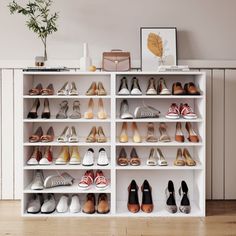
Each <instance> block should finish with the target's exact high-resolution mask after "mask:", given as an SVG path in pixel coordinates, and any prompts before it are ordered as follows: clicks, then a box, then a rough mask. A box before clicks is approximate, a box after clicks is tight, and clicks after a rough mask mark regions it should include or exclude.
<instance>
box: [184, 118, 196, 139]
mask: <svg viewBox="0 0 236 236" xmlns="http://www.w3.org/2000/svg"><path fill="white" fill-rule="evenodd" d="M185 127H186V130H187V131H188V135H189V136H188V141H189V142H192V143H198V142H199V137H198V135H197V133H196V132H195V131H194V129H193V128H192V125H191V123H190V122H186V125H185Z"/></svg>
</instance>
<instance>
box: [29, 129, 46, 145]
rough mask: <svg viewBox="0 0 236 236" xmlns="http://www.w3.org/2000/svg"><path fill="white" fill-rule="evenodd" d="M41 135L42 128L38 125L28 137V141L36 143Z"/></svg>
mask: <svg viewBox="0 0 236 236" xmlns="http://www.w3.org/2000/svg"><path fill="white" fill-rule="evenodd" d="M42 135H43V129H42V127H41V126H40V127H38V128H37V130H36V131H35V132H34V134H32V135H31V136H30V137H29V142H30V143H37V142H39V141H40V138H41V137H42Z"/></svg>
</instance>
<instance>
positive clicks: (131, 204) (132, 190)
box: [127, 180, 140, 213]
mask: <svg viewBox="0 0 236 236" xmlns="http://www.w3.org/2000/svg"><path fill="white" fill-rule="evenodd" d="M128 191H129V196H128V204H127V207H128V210H129V211H130V212H132V213H137V212H138V211H139V210H140V205H139V200H138V185H137V184H136V182H135V180H132V181H131V183H130V185H129V188H128Z"/></svg>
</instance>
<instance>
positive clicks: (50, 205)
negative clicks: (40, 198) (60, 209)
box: [41, 193, 56, 214]
mask: <svg viewBox="0 0 236 236" xmlns="http://www.w3.org/2000/svg"><path fill="white" fill-rule="evenodd" d="M55 210H56V200H55V197H54V194H53V193H49V194H47V197H46V198H45V199H44V202H43V205H42V206H41V213H42V214H51V213H53V212H54V211H55Z"/></svg>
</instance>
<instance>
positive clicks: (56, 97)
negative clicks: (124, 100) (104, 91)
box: [23, 95, 111, 99]
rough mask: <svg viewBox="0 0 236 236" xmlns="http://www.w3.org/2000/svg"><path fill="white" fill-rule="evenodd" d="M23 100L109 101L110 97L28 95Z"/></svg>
mask: <svg viewBox="0 0 236 236" xmlns="http://www.w3.org/2000/svg"><path fill="white" fill-rule="evenodd" d="M23 98H24V99H35V98H39V99H44V98H48V99H50V98H51V99H86V98H87V99H90V98H93V99H99V98H104V99H110V98H111V96H110V95H107V96H86V95H78V96H69V95H66V96H58V95H49V96H42V95H35V96H30V95H24V96H23Z"/></svg>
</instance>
